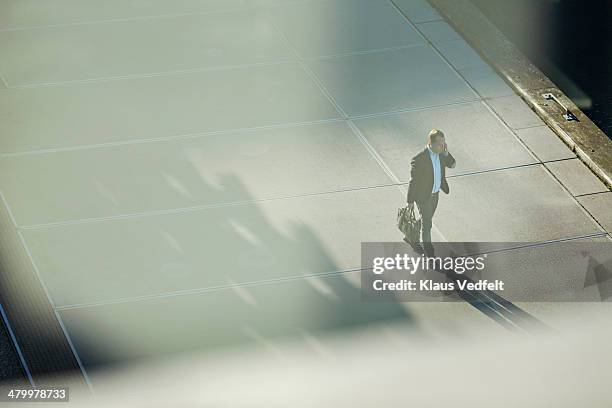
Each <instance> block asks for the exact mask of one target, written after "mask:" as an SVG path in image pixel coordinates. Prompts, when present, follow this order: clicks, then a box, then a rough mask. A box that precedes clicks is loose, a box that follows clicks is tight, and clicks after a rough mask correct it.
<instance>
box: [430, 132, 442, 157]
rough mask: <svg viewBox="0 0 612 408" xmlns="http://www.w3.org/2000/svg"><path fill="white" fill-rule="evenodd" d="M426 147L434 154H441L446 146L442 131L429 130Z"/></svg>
mask: <svg viewBox="0 0 612 408" xmlns="http://www.w3.org/2000/svg"><path fill="white" fill-rule="evenodd" d="M427 146H428V147H429V148H430V149H431V150H432V151H433V152H434V153H442V152H443V151H444V148H445V146H446V141H445V139H444V133H442V131H441V130H439V129H431V131H430V132H429V135H427Z"/></svg>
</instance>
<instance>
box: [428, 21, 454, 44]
mask: <svg viewBox="0 0 612 408" xmlns="http://www.w3.org/2000/svg"><path fill="white" fill-rule="evenodd" d="M417 27H418V29H419V30H420V31H421V33H423V35H424V36H425V37H426V38H427V39H428V40H429V41H431V43H432V44H434V45H438V44H440V43H442V42H447V41H452V40H460V39H461V38H462V37H461V36H460V35H459V34H458V33H457V32H456V31H455V30H454V29H453V28H452V27H451V26H449V25H448V24H447V23H446V21H444V20H440V21H430V22H425V23H418V24H417Z"/></svg>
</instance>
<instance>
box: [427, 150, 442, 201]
mask: <svg viewBox="0 0 612 408" xmlns="http://www.w3.org/2000/svg"><path fill="white" fill-rule="evenodd" d="M427 150H428V151H429V158H430V159H431V164H432V165H433V174H434V182H433V189H432V190H431V193H432V194H433V193H437V192H438V191H440V185H441V184H442V169H441V168H440V155H439V154H438V153H434V152H433V150H431V149H430V148H429V146H428V147H427Z"/></svg>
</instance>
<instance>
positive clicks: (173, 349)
mask: <svg viewBox="0 0 612 408" xmlns="http://www.w3.org/2000/svg"><path fill="white" fill-rule="evenodd" d="M60 314H61V317H62V319H63V321H64V323H65V324H66V326H67V328H68V330H69V331H70V332H71V333H73V342H74V343H75V347H76V349H77V351H78V353H79V355H81V358H82V360H83V363H84V365H85V367H86V368H88V369H89V368H90V367H91V366H95V365H96V364H99V363H100V362H125V361H130V360H131V359H134V358H145V359H150V358H160V357H164V356H168V355H176V354H177V353H185V352H189V351H204V352H206V351H211V350H216V351H218V350H220V349H221V350H222V349H224V348H225V349H228V348H229V347H232V346H237V345H242V346H244V345H250V346H251V347H253V346H254V347H255V348H256V349H259V350H261V351H263V352H265V353H269V356H270V357H271V358H273V359H277V358H279V357H282V355H283V352H284V346H283V343H284V342H286V341H288V340H291V341H295V342H297V343H298V344H305V345H308V346H310V347H312V351H313V352H314V354H315V355H319V356H321V353H323V355H324V356H325V355H326V354H325V351H326V350H327V347H326V346H325V344H326V343H327V341H328V339H329V336H330V335H333V334H336V335H340V336H342V335H344V336H347V335H348V336H351V337H352V338H355V337H359V332H358V331H357V329H364V328H370V329H371V330H372V329H373V330H376V332H377V333H378V336H380V337H382V338H383V339H386V340H387V341H389V342H390V343H394V342H396V341H398V340H399V341H403V342H404V344H406V345H408V346H410V345H412V346H414V347H418V346H419V345H420V344H423V342H427V341H429V342H431V341H432V339H434V338H439V337H442V336H444V337H446V338H447V337H452V338H455V339H458V340H459V339H461V338H464V337H466V336H470V335H471V334H473V331H474V330H479V331H480V332H482V331H484V330H487V332H493V333H495V332H498V331H500V330H501V329H500V328H499V327H498V326H497V327H495V326H493V325H492V324H491V320H490V319H487V318H486V317H485V316H483V315H482V314H480V313H479V312H477V311H476V310H475V309H474V308H473V307H471V306H469V305H467V304H461V303H453V304H449V303H446V304H445V303H437V304H433V303H429V304H428V303H414V304H397V303H391V302H376V303H367V302H362V301H361V297H360V289H359V287H356V286H354V285H353V284H352V283H350V281H348V280H347V279H346V276H333V277H321V278H309V279H303V280H299V281H292V282H283V283H278V284H273V285H258V286H250V287H249V286H247V287H237V288H232V289H225V290H221V291H215V292H209V293H203V294H196V295H189V296H180V297H169V298H160V299H152V300H147V301H141V302H135V303H130V304H110V305H101V306H96V307H91V308H81V309H67V310H62V311H61V312H60ZM394 323H396V324H399V325H401V327H402V328H403V330H402V332H401V333H398V332H397V331H396V330H394V329H392V328H391V327H389V325H392V324H394ZM110 327H112V328H113V330H111V331H110V332H107V331H104V332H103V331H102V330H103V329H104V328H110ZM414 328H419V329H420V333H419V334H415V333H414V332H411V331H410V329H414ZM101 338H104V339H105V341H106V342H107V344H109V343H110V344H113V345H114V346H113V348H112V349H111V348H109V347H104V345H103V344H100V339H101ZM96 351H97V353H96ZM327 356H328V357H329V355H327ZM91 368H94V367H91ZM94 382H95V381H94Z"/></svg>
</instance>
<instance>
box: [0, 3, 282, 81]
mask: <svg viewBox="0 0 612 408" xmlns="http://www.w3.org/2000/svg"><path fill="white" fill-rule="evenodd" d="M0 55H3V57H4V58H2V60H0V71H2V73H3V74H4V78H5V80H6V81H7V83H8V84H9V86H19V85H32V84H42V83H55V82H62V81H72V80H86V79H97V78H109V77H111V78H112V77H123V76H133V75H138V74H140V75H145V74H156V73H160V72H173V71H183V70H192V69H203V68H215V67H220V66H234V65H242V64H257V63H266V62H276V61H283V60H284V61H287V60H289V59H291V57H292V56H293V55H292V54H291V52H290V50H289V49H288V48H287V47H286V46H285V44H284V42H283V41H282V39H281V37H280V36H279V35H278V33H277V32H276V30H275V29H274V28H273V27H272V26H271V25H270V23H269V22H268V21H267V19H266V18H265V17H264V15H263V14H262V13H260V12H256V11H235V12H225V13H212V14H195V15H182V16H171V17H164V18H155V19H139V20H128V21H117V22H109V23H104V24H89V25H69V26H63V27H50V28H46V29H36V30H17V31H4V32H2V31H0Z"/></svg>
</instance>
